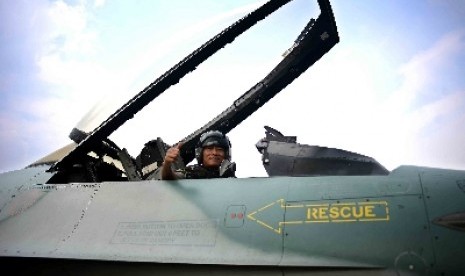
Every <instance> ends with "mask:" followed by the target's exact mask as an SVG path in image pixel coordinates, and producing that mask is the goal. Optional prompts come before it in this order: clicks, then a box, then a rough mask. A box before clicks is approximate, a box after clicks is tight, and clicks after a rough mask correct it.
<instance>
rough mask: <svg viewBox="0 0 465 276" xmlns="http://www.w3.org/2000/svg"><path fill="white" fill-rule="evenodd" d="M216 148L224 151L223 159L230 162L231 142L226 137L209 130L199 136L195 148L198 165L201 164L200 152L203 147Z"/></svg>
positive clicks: (219, 132)
mask: <svg viewBox="0 0 465 276" xmlns="http://www.w3.org/2000/svg"><path fill="white" fill-rule="evenodd" d="M208 146H218V147H220V148H223V149H224V158H225V159H227V160H229V161H231V142H230V141H229V138H228V136H226V135H224V134H223V133H222V132H221V131H218V130H210V131H207V132H205V133H203V134H202V135H201V136H200V139H199V142H198V143H197V147H196V148H195V158H196V159H197V162H198V163H199V164H202V162H203V160H202V152H203V148H204V147H208Z"/></svg>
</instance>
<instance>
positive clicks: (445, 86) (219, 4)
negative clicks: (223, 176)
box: [0, 0, 465, 177]
mask: <svg viewBox="0 0 465 276" xmlns="http://www.w3.org/2000/svg"><path fill="white" fill-rule="evenodd" d="M260 3H263V2H261V1H252V0H241V1H238V0H234V1H232V0H231V1H214V0H198V1H187V0H185V1H184V0H173V1H162V0H160V1H155V0H153V1H148V0H147V1H142V0H140V1H129V0H112V1H108V0H106V1H105V0H95V1H79V0H75V1H46V0H35V1H23V0H18V1H7V0H0V61H1V63H0V64H1V65H0V97H1V100H0V107H1V109H0V130H1V131H0V152H1V158H0V171H8V170H14V169H19V168H23V167H25V166H27V165H28V164H30V163H32V162H34V161H35V160H37V159H39V158H41V157H42V156H44V155H46V154H48V153H50V152H52V151H54V150H55V149H57V148H60V147H62V146H64V145H66V144H68V143H70V140H69V138H68V134H69V132H70V131H71V129H72V128H73V127H75V126H76V125H79V126H81V127H83V128H85V129H86V130H91V129H92V128H93V127H95V126H96V125H97V124H98V123H100V120H103V119H105V118H106V116H108V115H109V114H110V112H113V111H114V109H115V108H117V107H119V106H120V105H121V104H122V103H124V102H125V101H127V100H128V99H130V98H131V97H132V96H133V95H134V94H135V93H137V92H139V91H140V90H142V89H143V88H144V87H145V86H147V85H148V84H149V83H151V82H152V81H153V80H155V79H156V78H157V77H158V76H159V75H160V74H161V73H163V72H165V71H166V70H168V69H169V68H170V67H171V66H172V65H174V64H175V63H177V62H178V61H179V60H180V59H181V58H183V57H184V56H185V55H187V54H188V53H190V52H191V51H192V50H194V49H196V48H197V47H198V46H200V45H201V44H202V43H204V42H205V41H206V40H207V39H209V38H211V37H212V36H213V35H215V34H216V33H218V32H219V31H220V30H221V29H223V28H225V27H227V26H228V25H229V24H230V23H232V22H233V21H234V20H236V19H238V18H240V17H242V16H243V15H244V14H245V13H246V12H247V11H250V10H251V9H252V8H254V7H256V6H257V5H258V4H260ZM331 4H332V6H333V10H334V14H335V17H336V22H337V25H338V30H339V35H340V38H341V41H340V42H339V44H337V45H336V46H335V47H334V48H333V49H332V50H331V51H330V52H329V53H328V54H327V55H325V56H324V57H323V58H322V59H321V60H320V61H318V62H317V63H316V64H315V65H314V66H313V67H312V68H310V69H309V70H307V72H305V73H304V74H302V75H301V77H300V78H299V79H297V80H296V81H295V82H294V83H292V84H291V85H290V86H288V87H287V88H286V89H285V90H284V91H282V92H281V93H280V94H278V95H277V96H276V97H275V98H273V99H272V100H271V101H270V102H269V103H267V104H266V105H265V106H264V107H263V108H261V109H260V110H259V111H257V112H256V113H255V114H253V115H252V116H251V117H250V118H249V119H248V120H246V121H245V122H243V123H242V124H240V125H239V126H238V127H236V128H235V129H234V130H233V131H231V132H230V133H229V136H230V139H231V141H232V145H233V149H232V156H233V159H234V161H236V162H237V169H238V172H237V174H238V176H244V177H247V176H263V175H265V171H264V169H263V168H262V165H261V161H260V155H259V153H258V151H257V150H256V149H255V143H256V142H257V141H258V140H259V139H260V138H262V137H263V136H264V128H263V126H264V125H269V126H271V127H274V128H276V129H278V130H280V131H281V132H282V133H284V134H286V135H296V136H297V137H298V142H300V143H304V144H312V145H320V146H327V147H336V148H341V149H346V150H350V151H354V152H358V153H361V154H364V155H369V156H371V157H373V158H375V159H376V160H378V161H379V162H380V163H381V164H383V165H384V166H386V168H388V169H389V170H392V169H395V168H396V167H398V166H399V165H419V166H429V167H441V168H453V169H462V170H463V169H465V144H464V141H465V128H464V127H463V126H464V125H465V78H464V77H463V74H464V71H465V70H464V69H465V20H464V18H465V2H463V1H460V0H426V1H420V0H410V1H404V0H391V1H369V0H344V1H342V0H333V1H331ZM316 8H317V5H316V1H315V3H313V2H312V1H308V0H294V1H293V2H291V3H290V4H287V5H286V6H285V7H283V8H282V9H280V10H279V11H278V12H276V13H275V14H273V15H272V16H270V17H269V18H267V19H266V20H265V21H263V22H261V23H259V24H258V25H257V26H255V27H254V28H253V29H251V30H250V31H249V32H247V33H246V34H244V35H242V36H241V37H239V38H238V39H237V40H236V41H235V42H234V43H232V44H231V45H228V46H227V47H225V48H224V49H222V50H221V51H220V52H218V54H216V55H215V56H214V57H212V58H211V59H209V60H207V61H206V62H205V63H204V64H202V65H201V66H199V68H198V69H197V70H196V71H194V72H193V73H191V74H189V75H187V76H186V77H185V78H183V79H182V80H181V82H180V83H179V84H178V85H176V86H174V87H172V88H170V89H169V90H167V91H166V92H165V93H164V94H163V95H162V96H160V97H159V98H157V99H156V100H155V101H154V102H153V103H152V104H151V105H150V106H149V107H148V108H146V109H144V110H142V111H141V112H139V113H138V114H137V115H136V116H135V118H134V119H132V120H130V121H129V122H128V123H127V124H126V125H124V126H123V127H121V128H120V129H118V131H116V132H115V133H114V134H113V135H112V136H111V138H112V139H113V140H114V141H115V142H116V143H117V144H118V145H119V146H120V147H126V148H128V150H129V152H130V153H131V154H132V155H133V156H136V155H137V154H138V153H139V151H140V150H141V148H142V146H143V144H144V143H145V142H147V141H149V140H151V139H155V138H156V137H161V138H163V140H164V141H165V142H167V143H175V142H177V141H179V140H181V139H182V138H184V137H185V136H187V135H188V134H189V133H191V132H193V131H195V130H196V129H197V128H198V127H200V126H202V125H203V124H205V123H206V122H208V121H209V120H210V119H211V118H213V116H215V115H217V114H218V113H219V112H221V111H222V110H224V109H225V108H226V107H228V106H229V105H230V104H231V103H232V101H233V100H235V99H236V98H237V97H238V96H240V95H241V94H242V93H244V92H245V91H247V90H248V89H249V88H250V87H251V86H253V85H254V84H255V83H256V82H257V81H258V80H260V79H261V78H263V77H264V76H265V74H266V73H267V72H268V71H269V70H270V69H271V68H272V67H273V66H274V65H275V64H277V62H279V60H280V59H281V58H282V57H281V54H282V53H283V52H284V51H285V50H286V49H287V48H289V47H290V46H291V45H292V42H293V40H294V39H295V38H296V37H297V35H298V33H300V31H301V29H302V28H303V26H305V24H306V22H307V21H308V20H309V19H310V18H311V17H316V16H317V14H318V11H317V10H316ZM102 103H104V104H102ZM90 110H94V111H95V110H98V111H102V114H103V115H99V116H97V117H92V116H84V115H85V114H87V113H88V112H89V111H90ZM92 114H94V113H92ZM83 117H85V120H81V119H82V118H83ZM89 119H92V120H91V121H90V122H89Z"/></svg>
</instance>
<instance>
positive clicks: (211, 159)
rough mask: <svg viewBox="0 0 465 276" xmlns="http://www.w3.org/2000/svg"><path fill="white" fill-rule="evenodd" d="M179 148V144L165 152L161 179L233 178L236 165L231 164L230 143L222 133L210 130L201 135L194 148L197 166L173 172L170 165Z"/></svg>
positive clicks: (180, 144) (180, 145) (189, 166)
mask: <svg viewBox="0 0 465 276" xmlns="http://www.w3.org/2000/svg"><path fill="white" fill-rule="evenodd" d="M181 147H182V143H179V144H177V145H175V146H173V147H171V148H169V149H168V150H167V152H166V155H165V159H164V161H163V167H162V170H161V179H163V180H174V179H183V178H187V179H201V178H221V177H235V171H236V164H235V163H234V162H231V142H230V141H229V138H228V137H227V136H226V135H224V134H223V133H222V132H220V131H218V130H211V131H207V132H205V133H203V134H202V135H201V136H200V139H199V142H198V143H197V146H196V148H195V158H196V159H197V164H195V165H188V166H186V168H184V169H178V170H173V168H172V164H173V163H174V162H175V161H176V159H177V158H178V157H179V153H180V148H181Z"/></svg>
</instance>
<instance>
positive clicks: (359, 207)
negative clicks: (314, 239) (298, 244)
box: [247, 199, 389, 234]
mask: <svg viewBox="0 0 465 276" xmlns="http://www.w3.org/2000/svg"><path fill="white" fill-rule="evenodd" d="M275 205H277V206H278V207H279V208H281V209H285V210H287V211H286V213H288V212H291V210H298V209H306V210H305V211H306V212H304V213H301V214H300V215H299V216H300V217H301V216H302V215H304V216H305V219H299V220H289V221H278V222H277V228H275V227H273V226H272V225H271V223H267V222H265V221H263V220H260V219H257V217H256V215H257V213H260V212H263V211H265V210H267V209H269V208H271V207H273V206H275ZM247 218H248V219H250V220H252V221H255V222H257V223H258V224H259V225H261V226H263V227H265V228H267V229H270V230H272V231H274V232H275V233H277V234H281V233H282V229H283V226H284V225H301V224H310V223H329V222H334V223H342V222H369V221H389V206H388V203H387V201H363V202H342V203H332V202H331V203H323V204H303V203H292V204H291V203H285V201H284V199H278V200H276V201H274V202H272V203H270V204H268V205H266V206H264V207H261V208H260V209H258V210H257V211H254V212H251V213H250V214H248V215H247Z"/></svg>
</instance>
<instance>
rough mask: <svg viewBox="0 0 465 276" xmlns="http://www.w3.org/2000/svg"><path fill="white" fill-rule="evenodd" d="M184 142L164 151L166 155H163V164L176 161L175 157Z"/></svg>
mask: <svg viewBox="0 0 465 276" xmlns="http://www.w3.org/2000/svg"><path fill="white" fill-rule="evenodd" d="M183 144H184V143H182V142H181V143H178V144H177V145H175V146H173V147H171V148H169V149H168V150H167V151H166V155H165V160H164V163H165V164H172V163H173V162H175V161H176V159H177V158H178V156H179V151H180V149H181V147H182V145H183Z"/></svg>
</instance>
